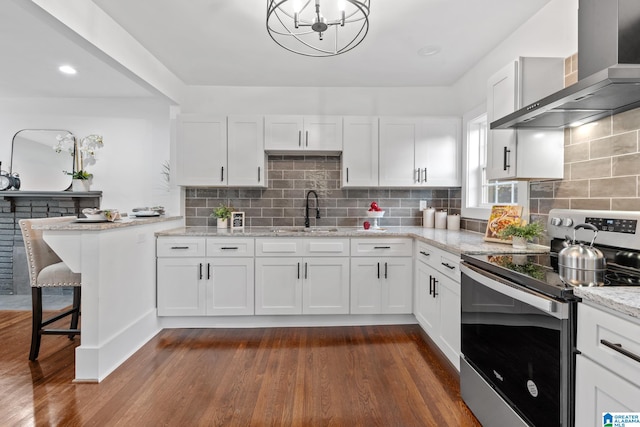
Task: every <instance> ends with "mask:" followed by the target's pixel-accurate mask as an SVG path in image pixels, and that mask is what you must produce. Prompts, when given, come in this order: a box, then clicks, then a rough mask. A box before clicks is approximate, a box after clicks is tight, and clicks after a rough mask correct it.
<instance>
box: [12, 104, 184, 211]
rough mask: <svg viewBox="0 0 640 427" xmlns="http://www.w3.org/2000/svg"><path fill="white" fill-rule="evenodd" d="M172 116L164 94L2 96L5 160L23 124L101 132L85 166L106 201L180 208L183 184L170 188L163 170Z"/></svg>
mask: <svg viewBox="0 0 640 427" xmlns="http://www.w3.org/2000/svg"><path fill="white" fill-rule="evenodd" d="M169 118H170V107H169V105H168V103H167V101H164V100H153V99H30V98H20V99H6V98H5V99H0V160H1V161H2V162H3V164H6V165H7V166H6V169H8V165H9V163H10V157H11V140H12V138H13V135H14V134H15V133H16V132H17V131H19V130H21V129H67V130H69V131H71V132H72V133H74V134H75V135H77V136H80V137H82V136H86V135H89V134H100V135H102V136H103V138H104V148H102V149H100V150H99V151H98V153H97V155H96V158H97V163H96V164H95V165H92V166H89V167H87V168H86V169H87V170H88V171H89V172H91V173H93V174H94V178H93V183H92V188H91V189H92V190H101V191H102V192H103V197H102V207H106V208H116V209H120V210H121V211H125V212H127V211H130V210H131V209H132V208H134V207H137V206H150V205H163V206H165V207H166V208H167V210H168V211H169V213H171V214H178V213H179V190H178V189H177V188H173V189H172V191H167V189H166V187H165V185H164V183H163V181H162V175H161V171H162V163H163V162H164V161H165V160H168V159H169V158H170V147H171V129H170V120H169ZM52 151H53V150H52ZM60 155H63V154H60ZM18 172H19V171H18ZM60 173H62V171H60Z"/></svg>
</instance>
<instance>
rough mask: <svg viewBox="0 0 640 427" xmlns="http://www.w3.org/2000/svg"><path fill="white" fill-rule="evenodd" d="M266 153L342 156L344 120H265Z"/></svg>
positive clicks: (336, 118) (276, 117) (294, 117)
mask: <svg viewBox="0 0 640 427" xmlns="http://www.w3.org/2000/svg"><path fill="white" fill-rule="evenodd" d="M264 148H265V150H267V151H269V152H281V153H287V152H301V151H303V152H305V151H306V152H309V153H310V154H311V153H325V152H330V153H339V152H340V151H342V118H341V117H337V116H266V117H265V147H264Z"/></svg>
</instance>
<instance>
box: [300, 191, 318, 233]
mask: <svg viewBox="0 0 640 427" xmlns="http://www.w3.org/2000/svg"><path fill="white" fill-rule="evenodd" d="M311 193H313V195H314V196H316V219H320V206H318V193H316V192H315V191H313V190H309V191H308V192H307V204H306V206H305V209H304V226H305V228H309V194H311Z"/></svg>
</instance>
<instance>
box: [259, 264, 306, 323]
mask: <svg viewBox="0 0 640 427" xmlns="http://www.w3.org/2000/svg"><path fill="white" fill-rule="evenodd" d="M301 270H302V259H301V258H287V257H282V258H256V293H255V299H256V300H255V305H256V310H255V312H256V314H302V274H301V273H302V271H301Z"/></svg>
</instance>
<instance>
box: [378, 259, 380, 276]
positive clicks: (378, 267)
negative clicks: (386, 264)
mask: <svg viewBox="0 0 640 427" xmlns="http://www.w3.org/2000/svg"><path fill="white" fill-rule="evenodd" d="M379 278H380V263H378V279H379Z"/></svg>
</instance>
